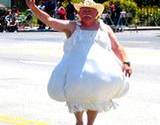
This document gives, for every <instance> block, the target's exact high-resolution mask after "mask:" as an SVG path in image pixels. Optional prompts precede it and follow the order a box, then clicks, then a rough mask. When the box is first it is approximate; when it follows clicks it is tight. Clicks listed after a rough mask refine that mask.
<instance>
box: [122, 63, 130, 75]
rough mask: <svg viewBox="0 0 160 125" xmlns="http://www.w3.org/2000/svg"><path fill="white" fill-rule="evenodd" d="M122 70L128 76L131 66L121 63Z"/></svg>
mask: <svg viewBox="0 0 160 125" xmlns="http://www.w3.org/2000/svg"><path fill="white" fill-rule="evenodd" d="M122 71H123V72H124V73H125V76H127V77H130V76H131V74H132V68H131V66H130V65H128V64H125V63H124V64H123V66H122Z"/></svg>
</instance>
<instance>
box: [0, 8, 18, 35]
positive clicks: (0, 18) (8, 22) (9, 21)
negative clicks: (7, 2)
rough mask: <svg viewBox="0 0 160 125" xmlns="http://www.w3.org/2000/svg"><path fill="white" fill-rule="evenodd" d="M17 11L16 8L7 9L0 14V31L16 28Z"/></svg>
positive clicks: (14, 29)
mask: <svg viewBox="0 0 160 125" xmlns="http://www.w3.org/2000/svg"><path fill="white" fill-rule="evenodd" d="M18 15H19V11H18V9H16V8H13V9H9V10H8V11H6V12H4V13H1V15H0V32H3V31H7V32H14V31H16V30H18Z"/></svg>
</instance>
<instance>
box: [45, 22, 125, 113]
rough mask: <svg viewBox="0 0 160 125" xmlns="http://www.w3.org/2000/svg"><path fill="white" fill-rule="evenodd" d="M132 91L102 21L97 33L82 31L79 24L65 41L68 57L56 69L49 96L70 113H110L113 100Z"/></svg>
mask: <svg viewBox="0 0 160 125" xmlns="http://www.w3.org/2000/svg"><path fill="white" fill-rule="evenodd" d="M127 90H128V84H127V83H125V82H124V74H123V72H122V68H121V62H120V60H119V59H118V58H117V57H116V55H115V54H114V53H113V51H112V49H111V41H110V38H109V36H108V33H107V31H106V29H105V24H104V23H103V22H100V28H99V29H98V31H97V30H82V29H81V28H80V26H79V25H77V27H76V30H75V31H74V33H73V34H72V36H71V37H70V38H69V39H67V40H66V41H65V44H64V55H63V58H62V60H61V61H60V63H59V64H58V65H57V66H56V68H55V69H54V71H53V73H52V75H51V78H50V81H49V84H48V93H49V95H50V96H51V97H52V98H53V99H55V100H57V101H66V103H67V105H68V108H69V111H70V112H76V111H85V110H88V109H90V110H96V111H106V110H108V109H110V108H111V107H113V102H112V99H113V98H116V97H120V96H122V95H123V94H124V93H126V91H127Z"/></svg>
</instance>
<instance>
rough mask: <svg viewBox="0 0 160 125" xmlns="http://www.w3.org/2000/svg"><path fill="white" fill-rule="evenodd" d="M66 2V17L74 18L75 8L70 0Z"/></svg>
mask: <svg viewBox="0 0 160 125" xmlns="http://www.w3.org/2000/svg"><path fill="white" fill-rule="evenodd" d="M67 2H68V4H67V6H66V17H67V19H68V20H74V19H75V13H76V10H75V8H74V6H73V4H72V3H71V0H67Z"/></svg>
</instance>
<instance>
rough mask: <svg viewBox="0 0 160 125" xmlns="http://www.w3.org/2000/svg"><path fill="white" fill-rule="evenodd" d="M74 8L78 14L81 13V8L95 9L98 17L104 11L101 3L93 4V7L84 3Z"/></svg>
mask: <svg viewBox="0 0 160 125" xmlns="http://www.w3.org/2000/svg"><path fill="white" fill-rule="evenodd" d="M74 7H75V9H76V10H77V11H78V12H79V11H80V8H82V7H89V8H94V9H96V10H97V11H98V16H100V15H101V14H102V13H103V11H104V6H103V5H102V4H99V3H96V4H91V5H84V4H83V3H75V4H74Z"/></svg>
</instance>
